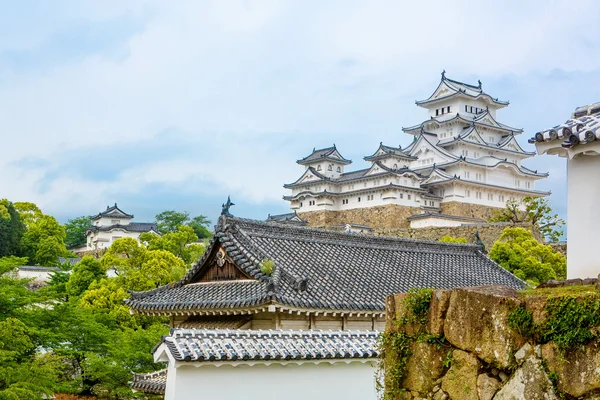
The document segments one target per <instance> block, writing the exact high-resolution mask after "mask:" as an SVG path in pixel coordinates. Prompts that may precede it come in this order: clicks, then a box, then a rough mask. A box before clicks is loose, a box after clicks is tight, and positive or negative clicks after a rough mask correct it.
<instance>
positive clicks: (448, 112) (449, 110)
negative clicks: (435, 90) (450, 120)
mask: <svg viewBox="0 0 600 400" xmlns="http://www.w3.org/2000/svg"><path fill="white" fill-rule="evenodd" d="M448 114H450V106H448Z"/></svg>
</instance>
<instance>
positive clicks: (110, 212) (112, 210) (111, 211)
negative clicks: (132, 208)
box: [90, 203, 133, 219]
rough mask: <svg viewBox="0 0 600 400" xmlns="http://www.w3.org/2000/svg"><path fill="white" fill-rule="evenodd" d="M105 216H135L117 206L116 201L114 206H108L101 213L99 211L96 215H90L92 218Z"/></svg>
mask: <svg viewBox="0 0 600 400" xmlns="http://www.w3.org/2000/svg"><path fill="white" fill-rule="evenodd" d="M105 216H106V217H110V218H125V219H131V218H133V214H127V213H126V212H124V211H123V210H121V209H120V208H119V207H118V206H117V203H115V205H114V206H112V207H109V206H106V210H104V211H102V212H101V213H98V214H96V215H92V216H91V217H90V219H98V218H100V217H105Z"/></svg>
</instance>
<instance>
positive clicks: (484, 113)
mask: <svg viewBox="0 0 600 400" xmlns="http://www.w3.org/2000/svg"><path fill="white" fill-rule="evenodd" d="M416 104H417V105H418V106H419V107H423V108H425V109H427V111H428V116H429V118H428V119H427V120H425V121H423V122H421V123H420V124H418V125H415V126H412V127H409V128H403V131H404V132H405V133H407V134H410V135H413V136H414V140H413V142H412V143H411V144H410V145H409V146H407V147H406V148H400V147H390V146H385V145H383V144H380V146H379V148H378V149H377V151H375V153H373V154H372V155H370V156H367V157H365V158H364V159H365V160H366V161H368V162H370V163H371V166H370V167H369V168H366V169H362V170H357V171H352V172H346V171H344V167H345V166H347V165H349V164H350V163H351V161H350V160H347V159H345V158H344V157H343V156H342V155H341V154H340V152H339V151H338V150H337V148H336V147H335V146H333V147H329V148H325V149H320V150H316V149H315V150H313V152H312V153H311V154H310V155H309V156H307V157H305V158H303V159H302V160H298V164H300V165H303V166H305V171H304V174H303V175H302V176H301V177H300V178H299V179H298V180H296V181H295V182H293V183H290V184H287V185H284V187H285V188H287V189H291V191H292V193H291V195H289V196H285V197H284V199H286V200H288V201H289V202H290V207H291V209H292V210H294V211H297V212H298V213H304V212H312V211H319V210H328V211H345V210H351V209H357V208H370V207H377V206H386V205H396V206H400V207H410V208H414V209H411V212H412V214H413V215H412V216H411V217H409V218H407V219H408V220H409V221H416V220H420V224H421V225H420V226H429V225H436V224H437V225H440V224H442V225H450V226H451V225H453V224H454V225H455V224H460V223H461V222H465V221H466V220H468V218H479V219H480V220H481V219H483V218H487V217H489V216H490V215H491V213H492V210H493V209H494V208H502V207H504V206H505V204H506V201H508V200H510V199H515V200H520V199H522V198H524V197H526V196H534V197H539V196H546V195H548V194H549V193H547V192H542V191H537V190H535V182H536V181H537V180H539V179H543V178H546V177H547V176H548V174H546V173H538V172H537V171H532V170H530V169H528V168H526V167H525V166H524V165H522V162H523V160H525V159H526V158H529V157H532V156H534V155H535V152H527V151H525V150H523V148H522V147H521V146H520V145H519V143H518V142H517V140H516V138H515V137H516V136H517V135H519V134H521V133H522V130H521V129H518V128H512V127H510V126H508V125H505V124H502V123H500V122H498V121H497V120H496V112H497V110H499V109H501V108H504V107H506V106H508V102H506V101H500V100H498V99H497V98H493V97H492V96H490V95H489V94H487V93H485V92H484V91H483V88H482V85H481V82H479V84H478V85H476V86H475V85H470V84H466V83H462V82H458V81H455V80H451V79H449V78H447V77H446V75H445V72H443V73H442V79H441V81H440V83H439V85H438V87H437V88H436V89H435V91H434V92H433V94H432V95H431V96H429V98H428V99H426V100H422V101H417V102H416ZM353 215H355V216H356V215H357V214H356V213H354V214H353ZM458 217H462V219H463V221H459V220H460V219H461V218H458ZM432 218H433V219H432ZM457 218H458V219H457ZM434 219H435V220H436V221H437V222H434ZM440 219H445V220H446V221H449V220H452V219H454V221H455V222H453V223H451V222H447V223H440V222H439V220H440ZM425 220H428V221H425ZM456 221H459V222H456ZM350 222H357V223H360V222H365V221H350ZM411 224H413V222H411Z"/></svg>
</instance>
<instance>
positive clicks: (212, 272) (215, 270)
mask: <svg viewBox="0 0 600 400" xmlns="http://www.w3.org/2000/svg"><path fill="white" fill-rule="evenodd" d="M215 247H216V248H215V249H214V250H213V251H212V252H211V255H210V256H209V257H208V258H207V259H206V260H205V261H204V265H203V266H202V268H201V269H200V271H199V273H198V274H197V275H196V278H195V279H194V282H214V281H232V280H240V279H243V280H247V279H250V278H249V277H248V276H246V274H244V273H243V272H242V271H241V270H240V269H239V268H238V267H237V266H236V265H235V263H234V261H233V259H232V258H231V257H230V256H229V255H227V253H226V252H225V249H223V248H222V247H221V246H215Z"/></svg>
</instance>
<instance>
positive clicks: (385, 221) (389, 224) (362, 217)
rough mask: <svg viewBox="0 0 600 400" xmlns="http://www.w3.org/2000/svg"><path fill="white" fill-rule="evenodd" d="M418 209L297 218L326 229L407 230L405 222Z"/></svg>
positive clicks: (368, 210)
mask: <svg viewBox="0 0 600 400" xmlns="http://www.w3.org/2000/svg"><path fill="white" fill-rule="evenodd" d="M420 212H421V209H420V208H418V207H406V206H399V205H395V204H387V205H385V206H375V207H369V208H355V209H352V210H342V211H325V210H323V211H310V212H303V213H298V216H299V217H300V218H302V219H303V220H305V221H306V222H307V223H308V226H311V227H328V226H334V225H341V224H359V225H367V226H370V227H371V228H377V229H391V228H408V227H409V226H410V223H409V222H408V221H407V220H406V219H407V218H408V217H410V216H411V215H415V214H419V213H420Z"/></svg>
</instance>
